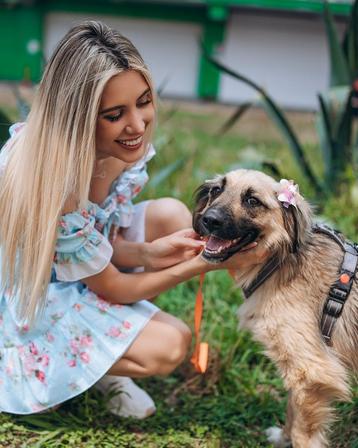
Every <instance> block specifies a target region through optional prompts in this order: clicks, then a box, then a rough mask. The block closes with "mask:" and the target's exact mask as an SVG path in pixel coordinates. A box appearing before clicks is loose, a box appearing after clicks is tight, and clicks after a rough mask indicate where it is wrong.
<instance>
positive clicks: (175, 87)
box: [44, 13, 201, 98]
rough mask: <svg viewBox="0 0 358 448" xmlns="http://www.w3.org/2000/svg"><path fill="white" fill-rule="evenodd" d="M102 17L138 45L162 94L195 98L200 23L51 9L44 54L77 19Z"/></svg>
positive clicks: (102, 19) (46, 28)
mask: <svg viewBox="0 0 358 448" xmlns="http://www.w3.org/2000/svg"><path fill="white" fill-rule="evenodd" d="M85 19H94V20H101V21H103V22H105V23H106V24H107V25H109V26H111V27H113V28H116V29H118V31H120V32H121V33H122V34H124V35H125V36H126V37H128V38H129V39H130V40H131V41H132V42H133V43H134V45H135V46H136V47H137V48H138V50H139V52H140V53H141V55H142V57H143V59H144V60H145V62H146V64H147V65H148V67H149V69H150V70H151V73H152V75H153V79H154V83H155V85H156V87H157V88H158V87H161V86H163V85H164V86H165V87H164V89H163V94H165V95H168V96H178V97H184V98H195V97H196V91H197V76H198V75H197V74H198V70H199V54H200V51H199V46H198V41H199V38H200V35H201V28H200V26H199V25H195V24H189V23H176V22H164V21H160V20H147V19H145V20H144V19H131V18H123V17H120V18H119V17H115V16H105V15H91V16H88V15H86V14H82V13H81V14H72V13H71V14H70V13H50V14H48V15H47V16H46V20H45V39H44V40H45V55H46V58H47V59H48V58H49V56H50V54H51V52H52V51H53V50H54V48H55V45H56V44H57V42H58V41H59V40H60V39H61V38H62V37H63V35H64V34H65V33H66V32H67V31H68V30H69V29H70V28H71V27H72V26H73V25H75V24H76V23H78V22H80V21H82V20H85Z"/></svg>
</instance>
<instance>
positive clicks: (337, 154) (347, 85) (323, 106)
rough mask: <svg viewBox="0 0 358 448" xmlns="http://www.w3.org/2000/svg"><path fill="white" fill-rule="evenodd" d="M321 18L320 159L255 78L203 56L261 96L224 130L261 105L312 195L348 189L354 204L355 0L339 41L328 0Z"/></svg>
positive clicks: (357, 151)
mask: <svg viewBox="0 0 358 448" xmlns="http://www.w3.org/2000/svg"><path fill="white" fill-rule="evenodd" d="M323 19H324V23H325V29H326V37H327V43H328V48H329V54H330V84H329V88H328V89H327V91H325V92H321V93H319V94H318V101H319V110H318V112H317V117H316V122H317V133H318V137H319V142H320V155H319V157H320V160H318V157H315V159H314V161H313V162H310V161H309V160H308V158H307V155H306V153H305V150H304V147H303V145H302V142H301V141H300V138H299V136H298V135H297V133H296V132H295V130H294V128H293V127H292V125H291V123H290V121H289V119H288V118H287V115H286V114H285V112H284V111H283V110H282V109H281V108H280V106H279V105H278V104H277V103H276V102H275V101H274V99H273V98H272V97H271V96H270V94H269V93H268V92H266V90H265V89H264V88H263V87H261V86H260V85H259V84H258V83H257V82H256V80H255V81H254V80H252V79H249V78H248V77H246V76H245V75H243V74H241V73H238V72H235V71H233V70H232V69H230V67H227V66H225V65H223V64H222V63H220V61H219V60H218V59H215V58H213V57H212V56H210V55H209V54H208V53H206V58H207V60H208V61H209V62H211V63H212V64H213V65H214V66H215V67H216V68H217V69H219V70H220V71H221V72H223V73H225V74H227V75H229V76H232V77H233V78H235V79H237V80H238V81H240V82H243V83H245V84H247V85H248V86H250V87H251V88H252V89H253V90H255V91H256V92H257V93H258V94H259V100H258V101H256V102H255V103H245V104H242V105H240V106H239V107H238V108H237V110H236V111H235V113H234V114H233V115H232V116H231V117H230V118H229V119H228V120H227V121H226V122H225V123H224V124H223V126H222V128H221V133H224V132H227V131H228V130H229V129H230V127H231V126H232V125H233V124H234V123H235V122H237V121H238V120H239V119H241V118H242V116H243V115H244V113H246V111H247V110H248V109H249V108H250V107H251V106H252V105H253V104H255V105H258V104H259V105H261V106H262V107H263V108H264V109H265V110H266V112H267V114H268V115H269V116H270V118H271V119H272V121H273V123H274V124H275V125H276V126H277V128H278V129H279V131H280V132H281V134H282V136H283V137H284V138H285V140H286V141H287V143H288V148H289V149H290V150H291V152H292V155H293V156H294V158H295V160H296V162H297V163H298V166H299V167H300V168H301V170H302V173H303V174H304V175H305V177H306V178H307V180H308V181H309V183H310V185H311V187H312V188H313V190H314V192H315V194H316V195H317V196H331V195H337V194H342V193H343V192H346V191H347V190H348V191H349V192H350V194H351V198H352V199H353V201H354V202H355V203H357V204H358V196H357V188H358V184H357V182H358V178H357V174H356V173H357V168H358V127H357V115H358V102H357V98H358V1H357V0H356V1H355V2H354V4H353V7H352V10H351V14H350V17H349V20H348V25H347V27H346V30H345V34H344V37H343V40H342V42H340V40H339V36H338V32H337V29H336V27H335V24H334V19H333V16H332V13H331V11H330V7H329V3H328V2H327V1H325V4H324V14H323ZM307 76H309V67H307ZM317 156H318V154H317ZM263 168H265V166H263Z"/></svg>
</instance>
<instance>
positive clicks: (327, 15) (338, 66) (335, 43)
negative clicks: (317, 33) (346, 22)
mask: <svg viewBox="0 0 358 448" xmlns="http://www.w3.org/2000/svg"><path fill="white" fill-rule="evenodd" d="M323 17H324V23H325V26H326V35H327V42H328V46H329V54H330V70H331V74H330V85H331V87H333V86H341V85H349V84H350V81H351V80H350V73H349V68H348V63H347V60H346V58H345V54H344V52H343V49H342V46H341V44H340V41H339V37H338V33H337V29H336V26H335V24H334V20H333V16H332V13H331V11H330V9H329V5H328V2H327V1H326V0H325V2H324V7H323Z"/></svg>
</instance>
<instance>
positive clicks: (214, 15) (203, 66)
mask: <svg viewBox="0 0 358 448" xmlns="http://www.w3.org/2000/svg"><path fill="white" fill-rule="evenodd" d="M227 16H228V9H227V8H226V7H224V6H219V5H218V6H215V5H212V6H209V7H208V14H207V17H206V20H205V22H204V24H203V38H202V42H203V46H204V48H205V50H206V51H207V52H208V53H209V54H210V55H212V56H217V55H218V53H219V51H220V49H221V47H222V45H223V41H224V36H225V29H226V19H227ZM202 53H203V52H202ZM219 82H220V72H219V70H217V69H216V68H215V67H213V66H212V64H210V63H209V62H208V61H207V60H206V59H205V57H204V55H203V54H201V57H200V67H199V79H198V97H199V98H203V99H212V100H213V99H216V98H217V96H218V91H219Z"/></svg>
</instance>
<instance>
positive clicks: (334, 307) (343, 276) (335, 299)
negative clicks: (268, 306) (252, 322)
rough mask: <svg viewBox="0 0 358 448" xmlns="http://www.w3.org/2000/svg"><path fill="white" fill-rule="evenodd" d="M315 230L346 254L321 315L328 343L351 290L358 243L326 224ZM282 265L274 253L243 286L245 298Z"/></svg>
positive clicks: (357, 255) (355, 267)
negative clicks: (246, 285) (352, 241)
mask: <svg viewBox="0 0 358 448" xmlns="http://www.w3.org/2000/svg"><path fill="white" fill-rule="evenodd" d="M312 231H313V232H316V233H323V234H325V235H327V236H328V237H330V238H331V239H333V240H334V241H335V242H336V243H337V244H338V245H339V246H340V247H341V249H342V250H343V252H344V256H343V260H342V264H341V266H340V269H339V278H338V280H337V281H335V282H334V283H333V284H332V285H331V287H330V289H329V292H328V296H327V299H326V302H325V304H324V307H323V312H322V317H321V323H320V328H321V333H322V336H323V338H324V341H325V342H326V344H327V345H330V344H331V338H332V333H333V329H334V326H335V324H336V322H337V319H338V318H339V316H340V315H341V314H342V311H343V307H344V304H345V302H346V300H347V298H348V296H349V293H350V292H351V289H352V285H353V280H354V277H355V273H356V271H357V265H358V245H355V244H353V243H351V242H350V241H347V240H345V239H344V238H343V237H342V236H341V234H340V233H339V232H337V231H336V230H334V229H331V228H330V227H327V226H326V225H324V224H316V225H314V226H313V228H312ZM279 266H280V260H279V258H278V256H277V255H274V256H273V257H272V258H271V259H270V260H269V261H268V263H266V264H265V265H264V267H263V268H262V269H261V270H260V272H259V273H258V274H257V277H256V278H255V279H254V280H253V281H252V283H251V284H250V285H249V286H248V287H247V288H243V292H244V295H245V298H246V299H248V298H249V297H250V296H251V295H252V294H253V293H254V292H255V291H256V290H257V289H258V288H259V287H260V286H261V285H262V284H263V283H264V282H265V281H266V280H267V279H268V278H269V277H270V276H271V275H272V274H273V273H274V272H275V271H276V269H278V268H279Z"/></svg>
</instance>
